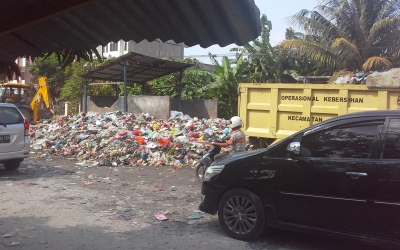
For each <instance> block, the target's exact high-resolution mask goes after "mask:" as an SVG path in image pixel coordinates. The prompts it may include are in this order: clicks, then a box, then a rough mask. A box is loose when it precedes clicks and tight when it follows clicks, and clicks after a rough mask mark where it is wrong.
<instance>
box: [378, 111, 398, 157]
mask: <svg viewBox="0 0 400 250" xmlns="http://www.w3.org/2000/svg"><path fill="white" fill-rule="evenodd" d="M382 158H383V159H400V119H390V121H389V127H388V131H387V134H386V141H385V145H384V148H383V155H382Z"/></svg>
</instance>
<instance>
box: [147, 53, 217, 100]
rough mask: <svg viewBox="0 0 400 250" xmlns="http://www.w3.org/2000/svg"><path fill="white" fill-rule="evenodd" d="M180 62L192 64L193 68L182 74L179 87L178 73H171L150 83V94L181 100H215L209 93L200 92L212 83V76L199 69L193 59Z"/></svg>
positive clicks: (197, 63)
mask: <svg viewBox="0 0 400 250" xmlns="http://www.w3.org/2000/svg"><path fill="white" fill-rule="evenodd" d="M182 62H184V63H189V64H193V67H190V68H188V69H186V70H185V71H184V72H183V75H182V80H181V85H180V84H179V77H180V76H179V75H180V73H178V72H177V73H173V74H170V75H167V76H164V77H160V78H158V79H155V80H153V81H151V82H150V83H149V86H150V93H151V94H153V95H159V96H171V97H172V98H180V99H183V100H191V99H213V98H215V96H214V95H212V94H211V93H209V92H207V91H204V90H202V88H203V87H204V86H207V85H208V84H210V83H211V82H212V81H214V78H215V76H214V74H212V73H211V72H210V71H208V70H207V69H204V68H201V67H200V62H199V61H197V60H195V59H185V60H183V61H182Z"/></svg>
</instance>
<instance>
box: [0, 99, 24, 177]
mask: <svg viewBox="0 0 400 250" xmlns="http://www.w3.org/2000/svg"><path fill="white" fill-rule="evenodd" d="M29 151H30V140H29V123H28V122H27V121H26V120H25V119H24V116H23V115H22V113H21V112H20V111H19V109H18V108H17V107H16V106H15V105H14V104H11V103H0V163H1V164H3V165H4V167H5V168H6V170H10V171H11V170H16V169H17V168H18V167H19V165H20V164H21V162H22V161H23V160H24V158H26V157H28V156H29Z"/></svg>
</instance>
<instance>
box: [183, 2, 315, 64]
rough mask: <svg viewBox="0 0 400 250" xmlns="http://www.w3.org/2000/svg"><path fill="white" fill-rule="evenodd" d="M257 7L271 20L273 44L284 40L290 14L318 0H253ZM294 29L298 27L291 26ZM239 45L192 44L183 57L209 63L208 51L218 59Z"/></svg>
mask: <svg viewBox="0 0 400 250" xmlns="http://www.w3.org/2000/svg"><path fill="white" fill-rule="evenodd" d="M255 3H256V5H257V7H258V8H259V9H260V15H262V14H265V15H266V16H267V18H268V20H270V21H271V22H272V31H271V35H270V41H271V45H272V46H274V45H276V44H278V43H279V42H280V41H282V40H284V38H285V32H286V28H289V27H290V25H288V23H287V21H286V20H285V19H286V18H287V17H289V16H292V15H294V14H296V13H297V12H299V11H300V10H302V9H308V10H312V9H314V7H316V6H317V5H318V3H319V0H255ZM293 28H294V29H295V30H296V31H300V30H299V29H298V28H296V27H293ZM235 47H239V46H237V45H236V44H231V45H228V46H226V47H219V46H218V45H213V46H210V47H208V48H201V47H200V46H198V45H197V46H193V47H190V48H186V49H185V58H187V57H194V58H196V59H198V60H199V61H201V62H203V63H208V64H211V61H210V59H209V57H208V53H209V52H211V53H212V54H215V55H217V60H220V59H221V58H222V56H223V55H226V56H228V57H230V55H232V52H230V51H229V50H230V49H231V48H235Z"/></svg>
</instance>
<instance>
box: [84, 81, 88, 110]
mask: <svg viewBox="0 0 400 250" xmlns="http://www.w3.org/2000/svg"><path fill="white" fill-rule="evenodd" d="M87 91H88V82H87V79H85V82H84V83H83V112H85V113H87Z"/></svg>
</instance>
